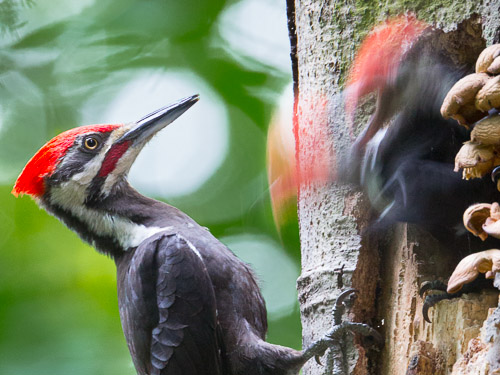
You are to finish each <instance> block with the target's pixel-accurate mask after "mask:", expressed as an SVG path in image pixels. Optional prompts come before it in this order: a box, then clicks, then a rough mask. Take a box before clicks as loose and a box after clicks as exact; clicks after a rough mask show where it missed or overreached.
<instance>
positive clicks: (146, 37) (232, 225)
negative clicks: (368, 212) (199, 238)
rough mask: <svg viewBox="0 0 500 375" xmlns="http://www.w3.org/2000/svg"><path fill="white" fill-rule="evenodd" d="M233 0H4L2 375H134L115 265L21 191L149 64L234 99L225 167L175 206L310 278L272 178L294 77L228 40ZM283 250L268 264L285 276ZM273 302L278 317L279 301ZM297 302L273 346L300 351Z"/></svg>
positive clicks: (273, 326) (281, 321) (229, 101)
mask: <svg viewBox="0 0 500 375" xmlns="http://www.w3.org/2000/svg"><path fill="white" fill-rule="evenodd" d="M234 3H236V1H225V0H184V1H177V0H163V1H159V0H140V1H138V0H99V1H93V0H82V1H78V2H77V1H62V0H57V1H56V0H53V1H50V2H48V1H41V0H40V1H22V0H19V1H16V0H4V1H2V2H0V33H1V35H0V43H1V48H0V99H1V100H0V374H2V375H3V374H5V375H44V374H47V375H48V374H50V375H67V374H71V375H78V374H82V375H83V374H85V375H92V374H96V375H97V374H107V375H113V374H117V375H118V374H120V375H125V374H134V373H135V371H134V369H133V366H132V362H131V360H130V357H129V354H128V350H127V348H126V344H125V340H124V338H123V334H122V332H121V327H120V322H119V316H118V308H117V298H116V285H115V268H114V264H113V262H112V261H111V260H110V259H107V258H106V257H104V256H102V255H99V254H97V252H95V251H94V250H93V249H91V248H90V247H89V246H88V245H86V244H84V243H82V241H81V240H80V239H79V238H78V237H77V236H76V235H75V234H74V233H72V232H70V231H69V230H68V229H66V228H65V227H64V226H63V225H62V224H61V223H59V222H58V221H57V220H56V219H55V218H53V217H51V216H49V215H47V214H46V213H45V212H43V211H41V210H40V209H38V208H37V206H36V205H35V203H34V202H33V201H31V200H30V199H29V198H27V197H24V198H20V199H15V198H14V197H13V196H12V195H11V194H10V190H11V188H12V185H13V183H14V181H15V178H16V177H17V175H18V174H19V172H20V171H21V169H22V167H23V166H24V164H25V163H26V162H27V160H28V159H29V158H30V157H31V156H32V155H33V154H34V153H35V151H36V150H37V149H38V148H39V147H40V146H41V145H43V144H44V143H45V142H46V141H47V140H49V139H50V138H51V137H53V136H54V135H56V134H57V133H59V132H60V131H63V130H65V129H68V128H71V127H74V126H77V125H84V124H83V123H82V122H81V118H82V113H81V111H82V105H83V103H85V102H86V101H88V100H89V99H92V98H93V97H97V98H112V97H113V95H114V94H116V93H117V92H118V91H119V90H120V88H121V87H123V85H124V84H125V83H126V82H124V79H123V77H124V76H130V77H133V76H134V74H135V72H137V71H139V70H140V69H144V68H154V69H158V70H162V71H170V70H175V69H183V70H187V71H190V72H193V73H194V74H196V75H197V76H199V77H202V78H203V80H205V82H206V83H207V84H208V85H209V86H210V88H211V89H212V90H214V91H215V92H216V93H217V94H218V95H219V96H220V98H222V100H223V101H224V105H225V107H226V110H227V113H228V117H229V124H230V131H229V151H228V153H227V155H226V158H225V161H224V162H223V163H222V165H221V166H220V167H219V168H218V169H217V171H216V172H215V173H214V174H213V175H212V176H211V177H210V178H209V180H208V181H206V182H205V183H204V184H203V186H201V187H200V188H199V189H198V190H197V191H196V192H195V193H193V194H189V195H188V196H180V197H175V199H171V200H170V203H172V204H174V205H175V206H177V207H179V208H180V209H182V210H183V211H185V212H187V213H188V214H190V215H191V216H193V217H194V218H195V219H196V220H198V221H199V222H200V223H201V224H203V225H205V226H208V227H210V229H211V230H212V232H213V233H214V234H215V235H216V236H218V237H221V238H222V237H227V238H230V237H231V236H237V235H242V234H244V233H246V234H250V235H252V234H253V235H258V236H265V237H266V238H267V239H268V241H271V242H274V243H275V244H277V246H278V248H280V249H281V250H280V251H286V253H284V254H285V256H286V257H288V259H291V261H292V262H293V264H295V269H296V272H297V274H296V275H295V276H298V269H299V251H298V235H297V230H296V222H295V223H292V225H291V228H292V230H290V229H289V228H288V229H287V230H286V236H284V237H283V238H281V239H280V238H279V236H278V235H277V233H276V230H275V228H274V224H273V221H272V213H271V209H270V204H269V197H268V188H267V181H266V173H265V136H266V128H267V125H268V123H269V120H270V117H271V113H272V111H273V107H274V105H275V102H276V99H277V97H278V95H279V93H280V92H281V90H282V89H283V88H284V86H285V85H286V84H287V83H288V82H289V80H290V77H289V73H288V72H283V71H280V70H279V69H277V68H273V67H270V66H268V65H266V64H263V63H261V62H259V61H256V59H253V58H251V57H250V55H251V54H250V53H249V54H248V55H242V54H241V53H240V52H236V51H234V50H231V47H230V46H229V45H228V44H227V42H226V41H225V40H224V39H223V38H222V37H221V32H220V22H219V20H220V17H221V14H222V13H223V12H224V11H225V10H226V9H227V8H228V7H230V6H232V5H234ZM104 104H105V103H104ZM104 104H103V105H104ZM99 110H101V111H102V108H101V109H99V108H96V111H97V112H99ZM98 115H99V113H96V115H95V116H96V118H98ZM236 125H238V126H236ZM248 127H254V128H255V129H254V131H251V132H248V131H247V130H248ZM244 129H247V130H246V131H244ZM173 162H175V161H173ZM157 198H158V199H165V197H157ZM242 202H244V203H242ZM225 212H226V213H227V212H230V213H231V214H230V215H225V214H224V213H225ZM216 213H217V214H216ZM215 217H216V218H217V219H215ZM280 240H282V241H281V242H280ZM280 244H282V246H281V245H280ZM234 250H235V251H236V252H237V253H238V254H239V255H241V256H242V257H243V258H245V256H248V254H246V255H245V251H244V250H241V251H238V249H234ZM247 251H248V250H247ZM273 254H274V253H270V254H269V257H270V259H266V260H265V261H266V262H268V263H269V264H276V269H279V267H280V264H279V261H278V260H277V259H273V258H272V257H273ZM264 256H265V254H264ZM281 256H283V254H281ZM248 259H249V260H252V259H253V258H252V256H248ZM280 259H281V258H280ZM262 272H265V270H264V271H262ZM257 274H261V272H260V270H259V269H257ZM271 276H272V277H270V278H269V276H268V275H263V274H261V277H263V278H264V277H266V278H265V279H264V280H262V282H263V283H264V284H273V282H274V281H275V280H273V277H274V278H279V277H280V273H279V272H274V276H273V275H271ZM293 287H294V285H293ZM267 304H268V306H270V307H271V308H272V306H273V301H270V300H268V301H267ZM292 306H294V307H293V308H291V309H288V311H286V312H284V313H283V312H281V313H280V314H275V316H273V315H271V316H270V320H271V321H270V329H269V339H270V341H271V342H275V343H279V344H282V345H288V346H294V347H296V348H298V347H300V323H299V315H298V307H297V304H296V303H295V304H292Z"/></svg>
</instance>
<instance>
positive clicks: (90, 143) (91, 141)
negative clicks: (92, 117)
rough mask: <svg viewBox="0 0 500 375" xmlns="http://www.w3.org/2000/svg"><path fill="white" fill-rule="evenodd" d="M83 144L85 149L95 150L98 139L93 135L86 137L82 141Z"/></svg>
mask: <svg viewBox="0 0 500 375" xmlns="http://www.w3.org/2000/svg"><path fill="white" fill-rule="evenodd" d="M83 145H84V146H85V148H86V149H87V150H95V149H96V148H97V146H99V141H98V140H97V138H95V137H87V138H85V140H84V141H83Z"/></svg>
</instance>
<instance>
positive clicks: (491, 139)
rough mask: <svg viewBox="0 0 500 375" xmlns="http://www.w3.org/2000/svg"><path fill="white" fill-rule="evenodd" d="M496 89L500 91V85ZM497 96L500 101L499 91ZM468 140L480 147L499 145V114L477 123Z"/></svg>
mask: <svg viewBox="0 0 500 375" xmlns="http://www.w3.org/2000/svg"><path fill="white" fill-rule="evenodd" d="M498 78H500V76H498ZM498 88H499V89H500V85H499V86H498ZM498 94H499V96H498V97H499V99H500V90H499V91H498ZM499 104H500V100H499ZM470 139H471V141H472V142H474V143H479V144H482V145H500V114H498V113H495V114H492V115H490V116H488V117H486V118H484V119H482V120H481V121H478V122H477V123H476V124H475V125H474V129H472V132H471V133H470Z"/></svg>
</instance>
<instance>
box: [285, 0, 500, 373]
mask: <svg viewBox="0 0 500 375" xmlns="http://www.w3.org/2000/svg"><path fill="white" fill-rule="evenodd" d="M408 4H410V5H408ZM410 6H411V8H409V7H410ZM408 11H412V12H415V14H416V15H417V17H419V18H420V19H423V20H425V21H426V22H428V23H430V24H431V25H433V26H434V27H436V28H438V29H440V30H442V33H441V34H440V37H439V38H438V39H439V40H437V41H436V45H435V46H434V47H436V46H438V47H436V48H441V49H443V51H445V52H446V53H447V54H448V55H449V56H451V57H452V59H453V60H454V61H455V62H457V63H458V64H465V65H470V66H471V64H473V63H474V62H475V60H476V59H477V56H478V54H479V52H480V51H481V50H482V49H483V48H484V47H485V46H486V45H490V44H492V43H494V42H497V40H498V36H499V34H498V29H499V25H500V16H499V12H498V3H496V2H493V1H490V2H486V1H484V3H482V2H478V1H467V0H465V1H463V0H454V1H439V0H438V1H432V2H430V1H424V0H416V1H413V2H411V3H408V2H402V1H401V2H400V1H396V2H377V1H375V2H373V1H372V2H364V1H347V0H341V1H324V0H320V1H317V0H295V20H296V22H295V23H296V30H297V66H298V86H299V96H298V98H297V100H298V101H297V103H296V105H297V112H296V115H297V120H298V128H297V129H296V137H297V140H296V141H297V144H298V157H297V161H298V163H297V164H298V168H299V173H300V172H301V171H303V169H304V165H303V164H304V163H305V161H310V160H317V159H321V158H324V157H325V155H327V156H328V157H329V158H331V159H337V160H339V159H340V156H341V155H342V154H343V153H345V152H346V150H347V149H348V147H349V146H350V144H351V143H352V137H351V136H350V134H349V130H348V129H347V126H346V123H345V121H344V109H343V103H342V99H341V93H342V89H343V84H344V80H345V78H346V73H347V71H348V67H349V64H350V62H351V61H352V59H353V57H354V54H355V51H356V48H357V46H358V45H359V43H360V41H361V40H362V38H363V37H364V36H365V35H366V33H367V32H368V31H369V29H370V28H371V27H372V26H373V25H374V24H376V23H377V22H379V21H382V20H385V19H386V17H387V15H388V14H392V15H395V14H402V13H405V12H408ZM368 115H369V111H367V113H366V116H368ZM366 118H367V117H366ZM366 118H365V121H363V119H361V120H360V121H358V122H357V123H358V124H359V125H360V128H362V127H363V124H364V123H366ZM358 130H359V129H358ZM325 140H328V141H325ZM298 210H299V224H300V236H301V245H302V275H301V277H300V278H299V280H298V288H299V299H300V303H301V312H302V325H303V332H304V338H303V339H304V345H307V344H309V343H310V342H311V341H313V340H314V339H317V338H319V337H321V336H322V335H323V334H324V333H325V332H326V331H327V330H328V329H330V328H331V325H332V315H331V311H332V305H333V303H334V302H335V300H336V297H337V296H338V295H339V294H340V292H341V291H342V290H344V289H346V288H348V287H354V288H356V289H358V290H359V292H360V293H359V297H358V299H357V300H356V302H355V304H354V306H353V308H352V309H351V310H350V313H349V317H348V318H349V319H351V320H354V321H358V322H364V323H369V324H371V325H372V326H373V327H375V328H378V329H380V331H381V332H382V333H383V334H385V339H386V342H385V347H384V349H382V351H381V352H379V353H377V352H376V351H365V349H364V348H365V347H367V346H366V343H363V342H361V340H360V339H358V338H355V337H354V338H353V337H351V336H348V337H347V340H346V345H345V361H346V363H347V364H348V365H347V366H348V368H349V370H348V371H349V374H383V375H390V374H395V375H396V374H398V375H399V374H405V373H407V374H431V373H432V374H438V375H439V374H451V373H452V371H454V372H453V374H466V373H471V374H475V373H476V372H463V371H466V370H463V371H462V370H461V369H466V368H467V366H472V364H473V363H474V361H475V362H476V363H477V361H478V360H477V359H476V360H475V359H474V358H476V357H478V354H477V353H479V352H481V353H483V355H484V357H487V356H495V355H493V354H491V348H492V347H494V345H495V344H494V343H496V342H497V341H498V335H496V336H495V334H494V333H491V332H493V331H494V329H490V331H489V332H490V333H489V335H490V336H488V337H489V338H487V337H486V336H485V335H484V334H481V331H480V329H481V327H482V326H483V322H484V321H485V319H486V318H487V316H488V314H490V316H491V317H493V316H496V315H495V314H497V315H498V313H497V312H495V313H492V310H490V308H493V307H495V306H497V303H498V300H497V297H496V295H495V294H494V293H484V294H471V295H468V296H466V297H465V298H463V299H460V300H458V299H457V300H452V301H443V302H440V303H439V304H438V305H437V306H435V307H434V308H433V309H431V311H430V318H431V319H432V321H433V323H431V324H429V323H426V322H424V321H423V318H422V314H421V307H422V300H421V299H420V297H419V296H418V288H419V286H420V283H421V282H423V281H426V280H431V279H435V278H443V279H444V278H446V277H448V276H449V274H450V272H451V271H452V270H453V267H454V266H455V265H456V264H457V263H458V260H459V259H460V257H459V256H457V255H455V256H453V255H451V256H450V254H449V251H448V252H446V251H444V252H443V251H440V245H439V244H438V243H437V242H436V241H434V240H432V239H430V238H429V237H430V236H429V235H428V234H427V233H426V232H424V231H422V230H419V229H417V228H415V227H413V226H410V225H404V224H399V225H396V226H395V227H394V229H393V231H392V232H391V233H384V234H381V233H375V235H369V236H368V235H366V234H365V232H366V231H365V229H366V228H367V227H368V226H369V223H370V221H371V219H372V218H371V217H370V211H369V205H368V203H367V202H366V200H365V199H364V197H363V194H362V193H360V192H358V191H357V190H355V189H354V188H352V187H349V186H339V185H336V184H331V185H328V186H325V185H320V184H318V183H316V182H314V181H307V180H305V181H304V183H303V185H302V186H301V187H300V192H299V202H298ZM441 254H444V255H441ZM450 257H451V258H450ZM495 311H496V310H495ZM491 319H492V318H490V319H488V322H490V320H491ZM489 324H490V326H494V327H498V325H495V324H493V323H489ZM483 332H484V329H483ZM471 339H473V341H471ZM488 340H489V341H488ZM496 345H497V346H496V347H497V348H498V344H496ZM370 353H372V354H370ZM327 356H328V354H327ZM499 356H500V355H496V357H499ZM331 360H332V359H331V358H327V357H325V358H323V359H322V362H323V364H328V363H329V361H331ZM454 366H455V367H454ZM326 368H327V366H319V365H318V364H316V363H315V362H314V361H309V363H308V364H307V365H306V367H305V368H304V370H303V373H304V374H308V375H311V374H325V373H326ZM459 371H462V372H459ZM477 373H478V374H480V373H481V372H477Z"/></svg>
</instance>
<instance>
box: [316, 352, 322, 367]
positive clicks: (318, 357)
mask: <svg viewBox="0 0 500 375" xmlns="http://www.w3.org/2000/svg"><path fill="white" fill-rule="evenodd" d="M314 360H315V361H316V363H317V364H318V365H320V366H323V364H322V363H321V356H320V355H318V354H317V355H315V356H314Z"/></svg>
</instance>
